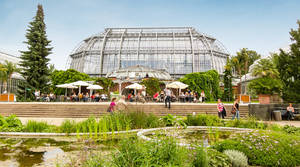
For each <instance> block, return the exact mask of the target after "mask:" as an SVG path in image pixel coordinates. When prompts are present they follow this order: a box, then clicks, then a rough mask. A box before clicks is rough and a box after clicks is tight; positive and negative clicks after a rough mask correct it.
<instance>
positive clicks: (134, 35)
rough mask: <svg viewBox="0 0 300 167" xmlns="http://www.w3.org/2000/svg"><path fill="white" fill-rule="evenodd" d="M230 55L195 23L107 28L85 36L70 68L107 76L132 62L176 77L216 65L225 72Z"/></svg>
mask: <svg viewBox="0 0 300 167" xmlns="http://www.w3.org/2000/svg"><path fill="white" fill-rule="evenodd" d="M228 56H229V54H228V52H227V50H226V49H225V47H224V46H223V45H222V44H221V43H220V42H219V41H218V40H216V39H215V38H213V37H211V36H208V35H205V34H203V33H200V32H198V31H196V30H195V29H194V28H193V27H159V28H150V27H145V28H106V29H105V31H104V32H103V33H100V34H96V35H93V36H91V37H89V38H87V39H85V40H83V41H82V42H81V43H80V44H79V45H78V46H77V47H76V48H75V49H74V50H73V51H72V53H71V54H70V56H69V59H68V66H69V68H72V69H76V70H78V71H80V72H84V73H87V74H89V75H91V76H106V74H107V73H110V72H112V71H114V70H117V69H121V68H126V67H130V66H136V65H141V66H146V67H150V68H153V69H164V70H166V71H167V72H169V73H170V75H171V76H172V77H174V78H178V77H181V76H183V75H185V74H188V73H192V72H204V71H208V70H210V69H215V70H217V71H218V72H219V73H222V72H223V70H224V66H225V64H226V59H227V57H228Z"/></svg>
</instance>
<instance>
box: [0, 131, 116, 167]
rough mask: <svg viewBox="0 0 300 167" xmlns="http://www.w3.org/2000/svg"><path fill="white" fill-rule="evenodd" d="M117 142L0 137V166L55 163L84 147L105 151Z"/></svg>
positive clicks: (35, 165)
mask: <svg viewBox="0 0 300 167" xmlns="http://www.w3.org/2000/svg"><path fill="white" fill-rule="evenodd" d="M117 142H118V140H117V139H115V140H107V141H98V142H95V141H94V140H89V139H86V140H77V139H76V138H72V137H56V138H11V137H9V138H4V137H1V138H0V166H10V167H31V166H34V167H38V166H56V164H65V163H68V161H71V160H72V158H73V159H76V158H77V157H78V156H80V154H82V153H83V151H102V152H103V151H107V150H111V149H112V147H113V146H114V145H115V144H116V143H117Z"/></svg>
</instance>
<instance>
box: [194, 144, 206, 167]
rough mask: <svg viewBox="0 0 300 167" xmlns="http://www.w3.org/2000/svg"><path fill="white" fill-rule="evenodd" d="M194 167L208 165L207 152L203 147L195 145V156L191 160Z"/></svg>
mask: <svg viewBox="0 0 300 167" xmlns="http://www.w3.org/2000/svg"><path fill="white" fill-rule="evenodd" d="M193 166H194V167H208V157H207V152H206V150H205V149H204V148H203V147H199V146H198V147H196V153H195V158H194V161H193Z"/></svg>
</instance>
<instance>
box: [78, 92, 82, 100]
mask: <svg viewBox="0 0 300 167" xmlns="http://www.w3.org/2000/svg"><path fill="white" fill-rule="evenodd" d="M82 97H83V94H82V93H78V101H81V100H82Z"/></svg>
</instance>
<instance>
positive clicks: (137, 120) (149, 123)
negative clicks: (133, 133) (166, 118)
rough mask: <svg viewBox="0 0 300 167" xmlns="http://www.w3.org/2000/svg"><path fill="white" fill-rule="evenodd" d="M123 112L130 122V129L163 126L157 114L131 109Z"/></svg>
mask: <svg viewBox="0 0 300 167" xmlns="http://www.w3.org/2000/svg"><path fill="white" fill-rule="evenodd" d="M125 113H126V115H127V117H128V119H129V120H130V122H131V128H132V129H140V128H155V127H161V126H165V124H164V122H162V121H161V120H160V119H159V118H158V117H157V116H155V115H153V114H146V113H145V112H143V111H141V110H134V109H131V110H127V111H125Z"/></svg>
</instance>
